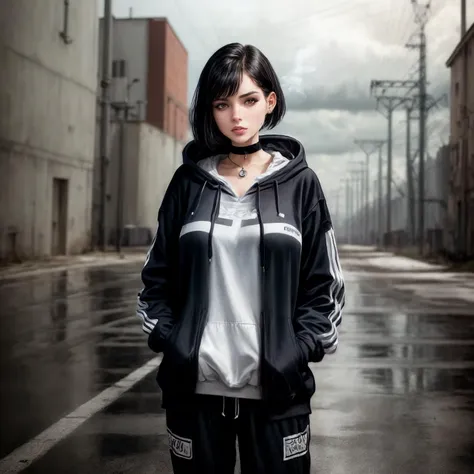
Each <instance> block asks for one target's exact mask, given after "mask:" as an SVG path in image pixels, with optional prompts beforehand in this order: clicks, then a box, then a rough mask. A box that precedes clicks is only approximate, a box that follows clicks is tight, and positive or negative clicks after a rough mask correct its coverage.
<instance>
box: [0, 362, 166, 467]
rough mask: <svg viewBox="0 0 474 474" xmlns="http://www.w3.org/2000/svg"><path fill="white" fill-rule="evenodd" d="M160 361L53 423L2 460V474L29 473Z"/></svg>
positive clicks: (130, 376) (151, 363)
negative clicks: (60, 442)
mask: <svg viewBox="0 0 474 474" xmlns="http://www.w3.org/2000/svg"><path fill="white" fill-rule="evenodd" d="M161 358H162V356H161V355H160V356H157V357H155V358H153V359H152V360H150V361H149V362H147V363H146V364H145V365H143V366H142V367H140V368H138V369H137V370H135V371H133V372H132V373H130V374H128V375H127V376H126V377H124V378H123V379H121V380H119V381H118V382H116V383H115V384H114V385H112V386H110V387H109V388H107V389H105V390H104V391H103V392H101V393H99V394H98V395H97V396H95V397H94V398H92V399H90V400H89V401H88V402H86V403H84V404H83V405H81V406H80V407H78V408H77V409H76V410H74V411H72V412H71V413H69V415H66V416H65V417H64V418H62V419H60V420H59V421H58V422H56V423H54V425H51V426H50V427H49V428H46V429H45V430H44V431H43V432H42V433H40V434H39V435H38V436H36V437H34V438H33V439H31V440H30V441H28V442H26V443H25V444H23V445H22V446H19V447H18V448H16V449H15V450H14V451H12V452H11V453H10V454H8V455H7V456H5V457H4V458H3V459H1V460H0V472H1V473H16V472H20V471H22V470H23V469H26V468H27V467H28V466H30V465H31V464H32V463H33V462H34V461H36V460H38V459H39V458H40V457H41V456H44V455H45V454H46V452H47V451H49V450H50V449H51V448H52V447H53V446H54V445H55V444H57V443H59V441H61V440H62V439H64V438H65V437H66V436H69V435H70V434H71V433H72V432H73V431H74V430H75V429H77V428H78V427H79V426H81V425H82V424H83V423H84V422H85V421H87V420H88V419H89V418H91V417H92V416H94V415H95V414H96V413H98V412H100V411H101V410H103V409H104V408H106V407H107V406H109V405H110V404H112V403H113V402H114V401H115V400H117V399H118V398H119V397H120V396H122V395H123V394H124V393H125V392H126V391H128V390H130V389H131V388H132V387H133V386H134V385H135V384H137V383H138V382H140V380H142V379H144V378H145V377H146V376H147V375H148V374H149V373H151V372H153V371H154V370H156V369H157V367H158V366H159V365H160V362H161Z"/></svg>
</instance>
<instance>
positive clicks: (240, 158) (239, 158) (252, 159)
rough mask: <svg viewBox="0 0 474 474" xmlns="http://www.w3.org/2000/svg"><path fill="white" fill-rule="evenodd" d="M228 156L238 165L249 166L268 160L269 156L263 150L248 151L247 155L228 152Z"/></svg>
mask: <svg viewBox="0 0 474 474" xmlns="http://www.w3.org/2000/svg"><path fill="white" fill-rule="evenodd" d="M229 156H230V158H231V159H232V161H233V162H234V163H237V164H239V165H240V166H244V167H245V166H249V165H251V164H256V163H261V162H263V161H266V160H268V157H269V156H271V155H269V154H268V153H267V152H265V151H263V150H258V151H256V152H255V153H249V154H248V155H236V154H235V153H229Z"/></svg>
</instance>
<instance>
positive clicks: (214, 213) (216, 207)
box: [207, 184, 222, 263]
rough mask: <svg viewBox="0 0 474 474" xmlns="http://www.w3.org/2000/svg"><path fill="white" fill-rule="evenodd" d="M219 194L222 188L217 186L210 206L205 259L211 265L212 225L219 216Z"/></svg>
mask: <svg viewBox="0 0 474 474" xmlns="http://www.w3.org/2000/svg"><path fill="white" fill-rule="evenodd" d="M221 194H222V186H221V185H220V184H219V185H218V186H217V193H216V195H215V197H214V204H213V206H212V213H211V228H210V229H209V236H208V241H207V257H208V259H209V263H211V260H212V236H213V234H214V225H215V223H216V219H217V216H218V215H219V208H220V206H221Z"/></svg>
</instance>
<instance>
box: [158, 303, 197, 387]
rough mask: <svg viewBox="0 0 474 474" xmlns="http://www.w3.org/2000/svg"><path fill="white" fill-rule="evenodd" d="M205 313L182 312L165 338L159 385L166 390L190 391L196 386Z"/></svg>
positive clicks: (195, 311)
mask: <svg viewBox="0 0 474 474" xmlns="http://www.w3.org/2000/svg"><path fill="white" fill-rule="evenodd" d="M204 316H205V314H204V311H203V310H202V309H196V310H194V311H193V312H192V313H191V314H189V315H185V314H183V316H182V317H181V318H180V319H179V321H178V322H177V323H176V326H175V327H174V328H173V330H172V331H171V334H170V335H169V337H168V339H167V340H166V347H165V351H164V353H163V360H162V362H161V365H160V369H159V371H158V384H159V386H160V387H161V389H162V390H163V391H167V392H173V393H187V392H190V391H193V390H194V389H195V386H196V382H197V377H198V361H197V356H198V352H199V343H200V339H201V337H202V328H203V320H204Z"/></svg>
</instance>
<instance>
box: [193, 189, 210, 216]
mask: <svg viewBox="0 0 474 474" xmlns="http://www.w3.org/2000/svg"><path fill="white" fill-rule="evenodd" d="M206 186H207V181H204V184H203V185H202V188H201V192H200V193H199V198H198V202H197V204H196V207H195V208H194V211H192V212H191V215H192V216H194V214H195V213H196V212H197V210H198V209H199V205H200V204H201V198H202V195H203V194H204V190H205V189H206Z"/></svg>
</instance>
